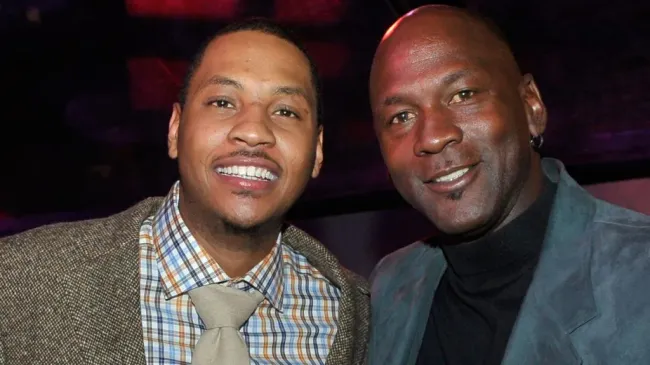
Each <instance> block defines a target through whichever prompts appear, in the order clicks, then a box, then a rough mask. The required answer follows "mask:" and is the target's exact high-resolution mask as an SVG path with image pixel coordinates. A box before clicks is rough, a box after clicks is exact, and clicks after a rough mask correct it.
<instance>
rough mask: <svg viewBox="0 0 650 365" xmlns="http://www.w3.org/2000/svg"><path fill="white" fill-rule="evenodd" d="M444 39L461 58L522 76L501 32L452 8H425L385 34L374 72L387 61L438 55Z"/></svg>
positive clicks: (441, 6) (476, 17)
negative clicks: (486, 63)
mask: <svg viewBox="0 0 650 365" xmlns="http://www.w3.org/2000/svg"><path fill="white" fill-rule="evenodd" d="M441 40H444V41H446V42H447V43H449V44H450V46H451V47H450V48H452V50H453V51H454V52H457V53H458V56H463V55H464V56H468V57H469V56H475V57H476V58H478V59H480V60H481V61H482V62H487V61H490V62H493V63H496V64H498V65H499V66H500V68H502V69H503V71H505V73H506V74H508V76H509V77H514V78H518V77H519V76H521V72H520V71H519V66H518V65H517V62H516V61H515V58H514V56H513V54H512V51H511V49H510V46H509V45H508V43H507V41H506V39H505V37H504V36H503V34H502V33H501V31H500V30H499V29H498V28H497V27H496V25H494V24H493V23H492V22H490V21H489V20H488V19H487V18H484V17H482V16H480V15H478V14H476V13H473V12H471V11H468V10H466V9H461V8H456V7H452V6H448V5H425V6H422V7H419V8H417V9H415V10H412V11H411V12H409V13H407V14H406V15H404V16H402V17H401V18H400V19H398V20H397V21H396V22H395V23H394V24H393V25H392V26H391V27H390V28H389V29H388V30H387V31H386V33H385V34H384V37H383V38H382V40H381V43H380V44H379V47H378V49H377V52H376V54H375V58H374V61H373V67H372V72H371V80H370V81H371V85H370V86H371V90H372V89H373V77H372V76H374V74H375V72H376V68H377V66H378V65H383V64H384V63H385V61H386V59H391V58H393V59H394V58H403V57H406V56H408V55H410V56H414V55H417V54H423V56H425V55H426V53H427V52H436V50H437V49H438V50H439V47H436V44H439V43H440V41H441Z"/></svg>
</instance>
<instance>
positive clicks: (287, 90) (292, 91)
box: [201, 75, 313, 103]
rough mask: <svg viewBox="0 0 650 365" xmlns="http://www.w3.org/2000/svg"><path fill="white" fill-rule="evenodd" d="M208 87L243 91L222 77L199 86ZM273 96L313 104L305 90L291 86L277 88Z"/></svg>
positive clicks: (214, 78) (211, 78)
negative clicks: (222, 87) (218, 86)
mask: <svg viewBox="0 0 650 365" xmlns="http://www.w3.org/2000/svg"><path fill="white" fill-rule="evenodd" d="M210 85H221V86H232V87H234V88H236V89H239V90H243V89H244V85H242V84H241V83H240V82H238V81H235V80H233V79H231V78H228V77H224V76H218V75H215V76H212V77H210V78H209V79H207V80H206V81H204V82H203V84H202V85H201V89H203V88H205V87H208V86H210ZM273 95H289V96H302V97H303V98H304V99H305V100H306V101H307V102H309V103H313V100H312V99H311V98H310V97H309V95H308V94H307V92H306V91H305V89H303V88H301V87H293V86H278V87H276V88H275V90H273Z"/></svg>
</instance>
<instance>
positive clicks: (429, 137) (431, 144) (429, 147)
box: [413, 113, 463, 157]
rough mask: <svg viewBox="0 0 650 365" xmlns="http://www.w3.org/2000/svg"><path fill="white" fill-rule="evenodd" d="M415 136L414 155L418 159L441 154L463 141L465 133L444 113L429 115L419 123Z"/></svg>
mask: <svg viewBox="0 0 650 365" xmlns="http://www.w3.org/2000/svg"><path fill="white" fill-rule="evenodd" d="M415 134H416V136H415V144H414V145H413V153H414V154H415V155H416V156H418V157H421V156H425V155H429V154H437V153H440V152H442V151H443V150H444V149H445V147H447V146H448V145H450V144H452V143H460V142H461V141H462V140H463V131H462V130H461V129H460V128H459V127H458V126H457V125H456V124H455V123H454V122H453V120H451V119H450V118H448V117H447V116H445V115H444V114H443V113H435V114H434V113H429V115H427V116H426V117H425V118H424V119H422V120H420V121H419V123H418V125H417V127H416V129H415Z"/></svg>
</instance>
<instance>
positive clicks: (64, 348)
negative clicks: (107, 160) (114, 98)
mask: <svg viewBox="0 0 650 365" xmlns="http://www.w3.org/2000/svg"><path fill="white" fill-rule="evenodd" d="M161 201H162V199H160V198H151V199H147V200H144V201H142V202H140V203H138V204H137V205H135V206H134V207H132V208H130V209H128V210H126V211H124V212H122V213H119V214H117V215H114V216H111V217H108V218H105V219H99V220H91V221H85V222H78V223H65V224H57V225H53V226H47V227H43V228H39V229H36V230H33V231H30V232H27V233H24V234H21V235H18V236H14V237H10V238H7V239H3V240H0V278H2V280H0V293H3V295H4V296H5V298H6V299H5V300H3V301H0V313H3V315H2V316H0V351H4V354H0V361H5V363H6V364H7V365H14V364H77V363H83V364H97V365H104V364H126V365H143V364H144V360H145V358H144V347H143V339H142V326H141V316H140V287H139V251H138V232H139V227H140V225H141V223H142V221H143V220H144V219H146V218H147V217H148V216H150V215H152V214H154V213H155V211H156V210H157V209H158V208H159V207H160V203H161ZM283 240H284V243H286V244H288V245H290V246H292V247H293V248H294V249H296V250H298V251H299V252H300V253H301V254H303V255H305V257H306V258H307V259H308V260H309V261H310V262H311V263H312V265H314V266H315V267H316V268H317V269H318V270H319V271H320V272H321V273H322V274H323V275H324V276H325V277H327V278H328V279H330V280H331V281H332V282H333V283H334V284H335V285H337V286H338V287H339V288H340V289H341V304H340V307H339V308H340V312H339V328H338V332H337V335H336V338H335V339H334V344H333V347H332V349H331V351H330V355H329V357H328V360H327V364H330V365H334V364H336V365H348V364H349V365H362V364H365V361H366V348H367V342H368V331H369V294H368V293H369V291H368V287H367V284H366V282H365V280H364V279H362V278H360V277H359V276H357V275H355V274H353V273H351V272H349V271H347V270H345V269H343V268H341V266H340V264H339V262H338V260H337V259H336V258H335V257H334V256H333V255H332V254H331V253H330V252H329V251H327V249H326V248H325V247H324V246H322V245H321V244H320V243H318V242H317V241H316V240H315V239H313V238H312V237H310V236H309V235H308V234H306V233H305V232H303V231H301V230H299V229H298V228H296V227H293V226H289V227H288V228H286V230H285V233H284V234H283ZM5 278H6V279H5ZM5 293H6V294H5ZM4 314H6V315H4ZM3 357H4V360H3ZM0 365H2V362H0Z"/></svg>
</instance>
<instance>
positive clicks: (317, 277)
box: [140, 182, 340, 364]
mask: <svg viewBox="0 0 650 365" xmlns="http://www.w3.org/2000/svg"><path fill="white" fill-rule="evenodd" d="M178 198H179V183H178V182H177V183H176V184H174V186H173V188H172V189H171V191H170V193H169V194H168V196H167V198H166V199H165V201H164V203H163V205H162V207H161V208H160V210H159V211H158V213H157V214H156V215H154V216H152V217H149V218H148V219H147V220H145V222H144V223H143V224H142V226H141V230H140V296H141V314H142V328H143V336H144V348H145V354H146V358H147V364H189V363H190V362H191V360H192V349H193V348H194V345H195V344H196V342H197V341H198V339H199V336H200V335H201V333H202V331H203V330H204V326H203V323H202V322H201V320H200V319H199V316H198V314H197V312H196V310H195V309H194V307H193V306H192V303H191V301H190V298H189V296H188V295H187V292H188V291H189V290H191V289H193V288H196V287H199V286H202V285H206V284H214V283H219V284H222V285H227V286H230V287H234V288H238V289H240V290H244V291H249V290H257V291H259V292H260V293H262V294H263V295H264V298H265V299H264V300H263V302H262V304H261V305H260V306H259V307H258V308H257V310H256V311H255V313H253V315H252V316H251V317H250V319H249V320H248V321H247V322H246V323H245V324H244V325H243V326H242V328H241V329H240V331H241V333H242V335H243V337H244V340H245V341H246V343H247V345H248V347H249V350H250V355H251V363H252V364H324V363H325V361H326V359H327V355H328V353H329V348H330V346H331V345H332V342H334V337H335V335H336V330H337V320H338V308H339V299H340V291H339V289H338V288H337V287H335V286H334V285H333V284H332V283H331V282H330V281H329V280H328V279H327V278H325V277H324V276H323V275H322V274H320V273H319V272H318V270H317V269H316V268H314V267H313V266H311V265H310V264H309V262H308V261H307V259H306V258H305V257H304V256H302V255H301V254H300V253H298V252H296V251H295V250H293V249H292V248H291V247H289V246H286V245H284V244H282V241H281V238H280V237H278V241H277V244H276V245H275V247H274V248H273V250H272V251H271V252H270V253H269V254H268V255H267V257H266V258H264V259H263V260H262V261H261V262H260V263H259V264H257V265H256V266H255V267H254V268H253V269H252V270H251V271H249V272H248V273H247V274H246V275H244V276H243V277H240V278H230V277H228V275H226V273H225V272H224V271H223V270H222V269H221V268H220V267H219V265H218V264H217V263H216V262H215V261H214V260H213V259H212V258H211V257H210V256H209V255H208V254H207V253H206V252H205V251H204V250H203V249H202V248H201V246H199V244H198V243H197V242H196V240H195V239H194V237H193V236H192V234H191V232H190V231H189V229H188V228H187V226H186V225H185V223H184V222H183V219H182V218H181V215H180V212H179V210H178Z"/></svg>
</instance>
